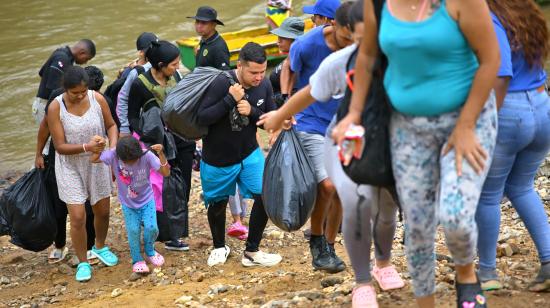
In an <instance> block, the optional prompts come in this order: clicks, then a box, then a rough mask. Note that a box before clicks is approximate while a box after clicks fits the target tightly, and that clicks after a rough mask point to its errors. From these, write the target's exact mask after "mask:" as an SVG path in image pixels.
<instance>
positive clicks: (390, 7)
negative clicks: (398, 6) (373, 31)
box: [386, 0, 395, 16]
mask: <svg viewBox="0 0 550 308" xmlns="http://www.w3.org/2000/svg"><path fill="white" fill-rule="evenodd" d="M386 4H387V5H388V11H390V14H391V15H392V16H395V14H393V8H392V6H391V1H390V0H386Z"/></svg>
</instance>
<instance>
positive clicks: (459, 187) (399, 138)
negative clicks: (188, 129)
mask: <svg viewBox="0 0 550 308" xmlns="http://www.w3.org/2000/svg"><path fill="white" fill-rule="evenodd" d="M459 114H460V110H457V111H454V112H450V113H446V114H442V115H439V116H433V117H419V116H407V115H403V114H400V113H398V112H394V114H393V115H392V120H391V128H390V130H391V153H392V163H393V172H394V175H395V178H396V182H397V183H396V186H397V193H398V195H399V199H400V201H401V204H402V207H403V211H404V214H405V232H406V254H407V261H408V267H409V271H410V273H411V277H412V281H413V286H414V293H415V295H416V296H417V297H424V296H428V295H431V294H433V293H434V291H435V271H434V267H435V254H434V245H435V235H436V229H437V225H438V223H440V224H441V226H442V227H443V230H444V232H445V239H446V243H447V247H448V248H449V251H450V252H451V254H452V257H453V259H454V262H455V264H456V265H466V264H469V263H472V262H473V260H474V257H475V255H476V244H477V225H476V221H475V214H476V207H477V203H478V199H479V196H480V193H481V188H482V187H483V182H484V181H485V177H486V176H487V170H488V168H489V166H490V165H491V160H490V158H489V159H488V161H486V162H485V170H484V171H483V173H482V174H479V175H478V174H477V173H476V172H475V171H474V169H473V168H472V167H471V166H470V165H469V163H468V162H467V160H466V159H464V160H463V167H462V176H460V177H459V176H458V175H457V173H456V164H455V154H454V151H451V152H449V153H448V154H447V155H445V156H443V155H442V154H441V153H442V150H443V149H444V146H445V145H446V142H447V139H448V138H449V136H450V134H451V133H452V131H453V129H454V127H455V124H456V121H457V119H458V117H459ZM475 131H476V136H477V138H478V141H479V143H480V144H481V145H482V147H483V148H484V149H485V151H486V152H487V153H488V155H489V157H491V156H492V153H493V150H494V147H495V143H496V136H497V112H496V103H495V98H494V95H492V94H491V96H490V98H489V99H488V100H487V102H486V103H485V106H484V108H483V110H482V112H481V113H480V115H479V117H478V120H477V123H476V129H475Z"/></svg>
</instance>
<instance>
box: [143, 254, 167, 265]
mask: <svg viewBox="0 0 550 308" xmlns="http://www.w3.org/2000/svg"><path fill="white" fill-rule="evenodd" d="M147 261H149V263H151V264H153V266H155V267H161V266H162V265H164V257H163V256H162V255H161V254H160V253H158V252H156V251H155V255H154V256H152V257H147Z"/></svg>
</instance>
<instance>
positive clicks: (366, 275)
mask: <svg viewBox="0 0 550 308" xmlns="http://www.w3.org/2000/svg"><path fill="white" fill-rule="evenodd" d="M333 122H334V121H333ZM331 130H332V123H331V126H330V127H329V129H328V130H327V136H330V132H331ZM324 146H325V151H324V153H325V168H326V170H327V173H328V176H329V178H330V179H331V181H332V182H333V183H334V185H335V186H336V191H337V193H338V196H339V197H340V201H341V202H342V207H343V211H344V218H343V221H342V231H343V233H344V244H345V246H346V250H347V252H348V255H349V258H350V261H351V266H352V267H353V270H354V272H355V280H356V282H357V283H365V282H369V281H370V280H371V275H370V248H371V230H372V231H373V235H375V237H374V242H375V247H377V248H378V249H375V257H376V259H377V260H389V259H390V257H391V248H392V243H393V237H394V234H395V226H396V224H395V219H396V212H397V205H396V203H395V202H394V199H393V197H392V195H391V194H390V193H389V192H388V191H387V190H386V189H381V188H378V187H373V186H369V185H358V184H356V183H354V182H353V181H352V180H351V179H350V178H349V177H348V176H347V175H346V173H345V172H344V169H343V168H342V165H341V163H340V161H339V160H338V149H337V147H336V146H335V145H334V142H333V140H332V139H330V137H326V138H325V145H324ZM371 221H372V222H373V223H372V224H371ZM374 222H376V223H374Z"/></svg>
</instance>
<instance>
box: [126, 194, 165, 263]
mask: <svg viewBox="0 0 550 308" xmlns="http://www.w3.org/2000/svg"><path fill="white" fill-rule="evenodd" d="M122 212H123V213H124V224H125V225H126V233H127V234H128V245H130V255H131V256H132V264H134V263H136V262H138V261H143V256H142V255H141V226H142V225H143V247H144V250H145V254H146V255H147V256H148V257H152V256H154V255H155V240H156V239H157V236H158V234H159V229H158V227H157V211H156V208H155V200H154V199H151V201H149V202H147V204H145V205H144V206H143V207H142V208H139V209H132V208H129V207H127V206H126V205H124V204H123V205H122Z"/></svg>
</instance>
